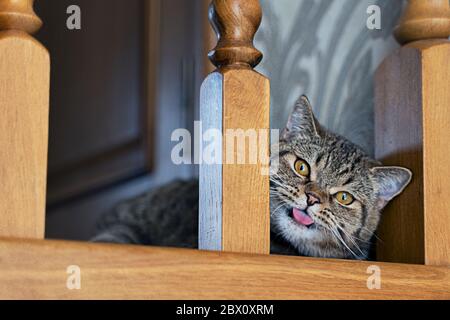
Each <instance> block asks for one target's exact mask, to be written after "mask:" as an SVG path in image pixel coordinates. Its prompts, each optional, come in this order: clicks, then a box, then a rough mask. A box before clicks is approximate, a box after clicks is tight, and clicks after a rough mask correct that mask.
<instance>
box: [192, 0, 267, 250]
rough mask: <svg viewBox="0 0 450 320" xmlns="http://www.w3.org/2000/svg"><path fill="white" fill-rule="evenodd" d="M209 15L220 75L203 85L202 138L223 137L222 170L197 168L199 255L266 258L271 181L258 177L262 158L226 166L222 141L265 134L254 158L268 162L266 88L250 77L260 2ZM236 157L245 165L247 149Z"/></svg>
mask: <svg viewBox="0 0 450 320" xmlns="http://www.w3.org/2000/svg"><path fill="white" fill-rule="evenodd" d="M209 15H210V20H211V22H212V24H213V26H214V29H215V30H216V33H217V36H218V38H219V41H218V44H217V46H216V48H215V49H214V50H213V51H211V53H210V55H209V56H210V59H211V61H212V62H213V64H214V65H215V66H216V67H217V68H218V69H217V70H216V71H215V72H213V73H212V74H211V75H209V77H208V78H207V79H206V80H205V82H204V83H203V86H202V92H201V120H202V125H203V132H206V131H207V130H208V129H211V128H213V129H218V130H219V131H220V132H221V133H222V135H223V136H224V140H223V141H222V161H223V162H224V163H225V164H224V165H208V164H203V165H201V168H200V249H205V250H223V251H228V252H245V253H259V254H268V253H269V252H270V203H269V177H268V176H267V175H263V174H262V170H263V169H264V167H265V166H267V164H266V163H264V161H262V160H263V159H262V158H263V157H262V158H261V157H260V158H259V159H258V163H257V164H245V165H239V164H230V161H231V160H232V159H231V158H232V155H231V154H228V156H227V150H226V149H227V145H231V143H232V142H233V140H234V139H233V137H231V136H228V137H227V136H226V135H225V134H226V133H227V132H229V130H230V129H231V130H233V129H242V130H244V131H246V130H249V129H250V130H256V133H257V134H260V132H259V130H260V129H265V133H264V134H263V135H260V137H259V142H261V141H263V140H267V141H266V146H267V147H263V150H261V149H260V148H259V149H258V150H257V151H252V152H258V154H259V153H260V152H262V153H263V154H264V155H266V156H268V153H269V145H268V136H269V132H268V129H269V116H270V111H269V107H270V85H269V80H268V79H267V78H265V77H264V76H262V75H260V74H259V73H257V72H255V71H253V68H254V67H255V66H256V65H257V64H258V63H259V62H260V61H261V59H262V54H261V52H259V51H258V50H257V49H255V47H254V46H253V38H254V35H255V33H256V31H257V29H258V27H259V25H260V23H261V18H262V12H261V7H260V5H259V1H258V0H214V1H213V2H212V5H211V6H210V11H209ZM207 145H208V143H205V145H204V146H207ZM263 145H264V143H263ZM258 147H260V146H259V145H258ZM204 151H206V150H205V149H204ZM228 151H229V150H228ZM237 154H240V155H245V156H246V159H247V161H248V159H249V152H248V149H247V150H245V151H236V149H235V152H234V155H235V156H236V155H237ZM235 162H236V161H235Z"/></svg>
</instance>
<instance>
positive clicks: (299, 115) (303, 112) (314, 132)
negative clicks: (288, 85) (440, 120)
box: [281, 96, 319, 140]
mask: <svg viewBox="0 0 450 320" xmlns="http://www.w3.org/2000/svg"><path fill="white" fill-rule="evenodd" d="M281 136H282V138H283V139H285V140H288V139H289V138H291V137H298V136H300V137H302V138H312V137H313V136H319V124H318V122H317V120H316V119H315V118H314V114H313V110H312V107H311V103H310V102H309V100H308V98H307V97H306V96H302V97H301V98H300V99H299V100H298V101H297V103H296V104H295V107H294V111H292V113H291V115H290V116H289V120H288V123H287V125H286V128H285V129H284V130H283V133H282V135H281Z"/></svg>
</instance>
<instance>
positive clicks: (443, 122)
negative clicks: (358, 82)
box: [375, 0, 450, 266]
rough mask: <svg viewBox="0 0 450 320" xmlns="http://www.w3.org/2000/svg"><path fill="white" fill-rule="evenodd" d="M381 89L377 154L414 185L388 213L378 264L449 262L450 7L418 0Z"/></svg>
mask: <svg viewBox="0 0 450 320" xmlns="http://www.w3.org/2000/svg"><path fill="white" fill-rule="evenodd" d="M395 35H396V37H397V40H398V41H399V42H400V43H402V44H404V45H403V47H402V48H401V49H400V50H399V51H397V52H395V53H394V54H392V55H391V56H390V57H389V58H388V59H386V60H385V61H384V63H383V64H382V65H381V67H380V68H379V70H378V73H377V75H376V78H375V84H376V90H375V91H376V108H375V118H376V121H375V122H376V125H375V127H376V134H375V136H376V155H377V157H378V158H379V159H381V160H383V161H384V162H385V163H386V164H392V165H394V164H396V165H402V166H405V167H408V168H410V169H412V171H413V172H414V175H415V177H414V180H413V182H412V185H411V186H410V187H409V188H408V190H406V192H405V193H404V194H402V196H401V197H399V198H398V199H396V200H395V201H394V203H393V204H392V205H391V206H390V207H388V208H387V209H386V210H385V212H384V213H383V221H382V224H381V227H380V230H379V237H380V238H381V239H382V241H381V242H379V243H378V248H377V254H378V260H381V261H391V262H401V263H417V264H427V265H447V266H449V265H450V197H447V196H446V195H447V194H450V180H449V177H450V163H449V162H448V157H449V152H450V148H449V142H448V135H449V133H450V41H448V37H449V36H450V8H449V1H447V0H434V1H423V0H411V1H409V5H408V7H407V8H406V11H405V14H404V16H403V18H402V20H401V22H400V24H399V26H398V27H397V28H396V31H395Z"/></svg>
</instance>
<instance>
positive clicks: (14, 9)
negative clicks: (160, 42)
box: [0, 0, 50, 239]
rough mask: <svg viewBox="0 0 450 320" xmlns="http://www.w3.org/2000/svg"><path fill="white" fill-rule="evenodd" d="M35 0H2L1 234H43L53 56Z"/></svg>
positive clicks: (0, 112) (0, 99) (37, 237)
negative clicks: (42, 38) (40, 38)
mask: <svg viewBox="0 0 450 320" xmlns="http://www.w3.org/2000/svg"><path fill="white" fill-rule="evenodd" d="M41 24H42V23H41V20H40V19H39V18H38V17H37V16H36V14H35V13H34V11H33V0H0V195H1V196H0V237H21V238H36V239H39V238H43V237H44V224H45V222H44V220H45V189H46V167H47V145H48V143H47V140H48V104H49V83H50V59H49V54H48V52H47V50H46V49H45V48H44V47H43V46H42V45H41V44H40V43H38V42H37V41H36V40H35V39H34V38H32V37H31V36H30V35H29V34H31V33H34V32H36V31H37V30H38V29H39V28H40V26H41Z"/></svg>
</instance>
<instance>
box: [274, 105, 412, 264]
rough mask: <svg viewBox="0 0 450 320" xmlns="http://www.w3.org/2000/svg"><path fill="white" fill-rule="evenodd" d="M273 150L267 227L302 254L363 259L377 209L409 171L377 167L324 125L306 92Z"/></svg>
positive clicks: (406, 180)
mask: <svg viewBox="0 0 450 320" xmlns="http://www.w3.org/2000/svg"><path fill="white" fill-rule="evenodd" d="M279 150H280V151H279V153H278V154H276V155H274V157H277V158H278V159H277V160H278V162H279V165H278V168H277V170H276V171H275V168H272V172H271V225H272V226H271V227H272V231H273V232H274V233H275V234H276V235H277V236H279V237H281V238H282V239H283V240H284V241H287V242H288V243H289V244H290V245H291V246H293V247H295V248H296V249H297V250H298V251H299V253H300V254H302V255H307V256H315V257H328V258H351V259H365V258H367V255H368V252H369V249H370V245H371V243H370V242H371V239H372V237H373V234H374V232H375V231H376V228H377V226H378V223H379V221H380V215H381V213H380V212H381V210H382V209H383V208H384V206H385V205H386V204H387V203H388V202H389V201H390V200H392V199H393V198H394V197H396V196H397V195H399V194H400V193H401V192H402V191H403V189H404V188H406V186H407V185H408V184H409V182H410V181H411V178H412V173H411V172H410V171H409V170H407V169H404V168H400V167H382V166H381V165H380V163H378V162H376V161H374V160H372V159H371V158H369V157H368V156H367V155H366V154H365V153H364V152H363V151H362V150H361V149H360V148H358V147H357V146H355V145H354V144H353V143H351V142H349V141H348V140H346V139H344V138H342V137H340V136H337V135H335V134H332V133H329V132H327V131H326V130H324V129H323V128H322V127H321V126H320V125H319V124H318V122H317V121H316V120H315V118H314V116H313V112H312V108H311V106H310V103H309V101H308V99H307V98H306V97H302V98H300V100H299V101H298V102H297V104H296V106H295V108H294V111H293V113H292V114H291V116H290V118H289V121H288V124H287V126H286V128H285V130H284V132H283V134H282V137H281V142H280V145H279Z"/></svg>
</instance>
